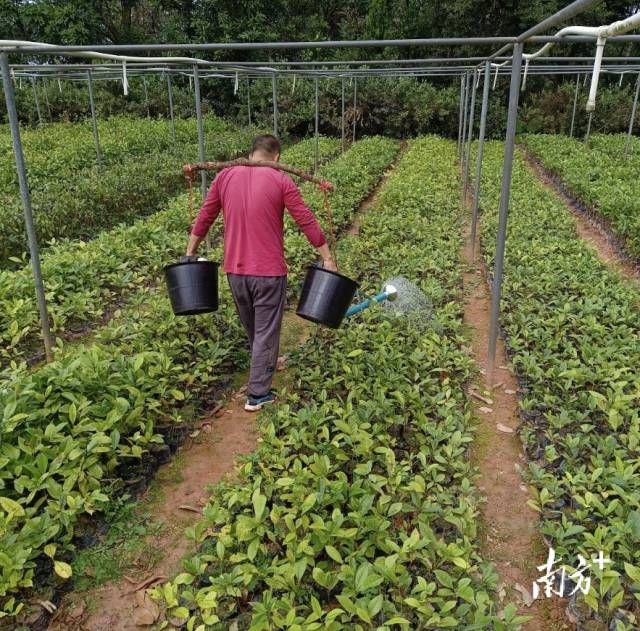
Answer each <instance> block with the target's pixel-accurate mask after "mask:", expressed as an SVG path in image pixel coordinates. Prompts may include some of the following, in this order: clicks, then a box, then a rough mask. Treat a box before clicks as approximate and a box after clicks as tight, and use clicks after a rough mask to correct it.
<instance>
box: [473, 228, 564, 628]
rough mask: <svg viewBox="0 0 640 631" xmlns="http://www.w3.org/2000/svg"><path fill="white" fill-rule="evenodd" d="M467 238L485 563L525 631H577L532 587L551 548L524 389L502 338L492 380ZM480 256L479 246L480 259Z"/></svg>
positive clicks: (481, 284) (480, 281) (481, 287)
mask: <svg viewBox="0 0 640 631" xmlns="http://www.w3.org/2000/svg"><path fill="white" fill-rule="evenodd" d="M465 238H466V242H465V246H464V249H463V252H462V259H463V262H464V263H465V264H466V266H467V269H466V271H465V274H464V280H463V283H464V285H463V286H464V294H465V310H464V322H465V324H466V325H467V327H468V328H469V330H470V337H471V341H472V352H473V356H474V357H475V360H476V363H477V365H478V367H479V368H480V371H481V373H480V375H479V377H478V379H477V380H476V381H475V382H474V383H473V384H471V386H470V389H469V396H470V399H471V400H472V401H473V406H474V410H475V415H476V417H477V419H478V420H479V423H478V427H477V430H476V437H475V441H474V447H473V452H472V459H473V462H474V465H475V466H476V467H477V468H478V471H479V479H478V488H479V490H480V491H481V492H482V494H483V495H484V497H485V499H486V502H485V503H484V505H483V508H482V510H481V513H482V521H481V543H480V545H481V551H482V557H483V558H485V559H487V560H488V561H491V562H492V563H493V564H494V565H495V567H496V570H497V572H498V575H499V588H498V595H499V598H500V600H501V601H502V602H503V603H504V604H506V603H508V602H514V603H516V604H518V605H519V606H518V613H519V614H521V615H526V616H531V617H532V618H531V620H530V621H529V622H528V623H527V624H525V625H524V626H523V629H524V630H526V631H561V630H563V631H564V630H569V629H571V628H573V627H572V626H571V625H570V624H569V623H568V622H567V621H566V619H565V614H564V609H565V606H566V603H565V601H561V600H558V599H556V600H541V599H538V600H536V601H533V602H532V598H531V591H532V584H533V582H534V581H535V580H536V579H537V578H539V576H540V573H539V572H538V570H537V569H536V566H538V565H542V564H543V563H544V562H545V561H546V559H547V548H546V546H545V545H544V542H543V540H542V537H541V535H540V533H539V532H538V530H537V521H538V514H537V513H536V512H535V511H534V510H533V509H531V508H529V506H527V500H528V499H530V494H529V489H528V488H527V486H525V484H524V482H523V479H522V476H521V474H520V471H521V470H522V469H523V468H524V467H525V466H526V461H525V456H524V452H523V449H522V443H521V442H520V439H519V438H518V436H517V433H516V430H517V428H518V425H519V424H520V413H519V407H518V384H517V381H516V378H515V376H514V374H513V372H512V370H511V368H510V367H509V365H508V360H507V356H506V353H505V347H504V342H503V340H501V339H499V340H498V347H497V354H496V368H495V373H494V379H493V381H494V385H493V387H489V385H488V384H487V382H486V380H485V376H484V375H486V370H487V355H488V353H487V349H488V331H489V305H490V295H489V291H488V284H487V282H486V275H485V270H484V269H483V266H482V265H481V263H479V262H476V263H475V264H474V263H473V262H472V260H471V242H470V238H469V232H468V228H467V233H466V235H465ZM479 251H480V249H479V243H476V252H479ZM477 261H480V259H479V257H478V258H477Z"/></svg>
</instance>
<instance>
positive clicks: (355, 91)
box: [352, 77, 358, 142]
mask: <svg viewBox="0 0 640 631" xmlns="http://www.w3.org/2000/svg"><path fill="white" fill-rule="evenodd" d="M357 107H358V79H357V77H354V78H353V138H352V142H355V141H356V118H357V115H356V113H357V111H358V110H357Z"/></svg>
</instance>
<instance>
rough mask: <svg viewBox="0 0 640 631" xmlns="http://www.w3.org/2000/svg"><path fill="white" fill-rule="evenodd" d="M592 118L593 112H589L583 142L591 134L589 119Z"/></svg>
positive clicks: (586, 140) (587, 139) (587, 140)
mask: <svg viewBox="0 0 640 631" xmlns="http://www.w3.org/2000/svg"><path fill="white" fill-rule="evenodd" d="M592 120H593V112H589V122H588V123H587V133H586V135H585V137H584V141H585V142H589V136H590V135H591V121H592Z"/></svg>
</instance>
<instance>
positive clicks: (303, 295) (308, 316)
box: [296, 266, 360, 329]
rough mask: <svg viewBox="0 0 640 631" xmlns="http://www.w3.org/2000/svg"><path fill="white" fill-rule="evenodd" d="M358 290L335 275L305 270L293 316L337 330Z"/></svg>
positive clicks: (311, 268) (319, 269) (356, 284)
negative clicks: (296, 307) (296, 315)
mask: <svg viewBox="0 0 640 631" xmlns="http://www.w3.org/2000/svg"><path fill="white" fill-rule="evenodd" d="M359 286H360V285H359V284H358V283H356V281H355V280H351V279H350V278H348V277H346V276H343V275H342V274H338V273H337V272H330V271H329V270H326V269H322V268H321V267H313V266H312V267H309V268H307V275H306V277H305V279H304V284H303V285H302V291H301V292H300V301H299V302H298V310H297V311H296V313H297V314H298V315H299V316H300V317H301V318H304V319H305V320H310V321H311V322H315V323H316V324H324V325H325V326H328V327H330V328H332V329H337V328H338V327H339V326H340V323H341V322H342V319H343V318H344V314H345V313H346V311H347V309H348V308H349V306H350V305H351V301H352V300H353V297H354V296H355V293H356V290H357V289H358V287H359Z"/></svg>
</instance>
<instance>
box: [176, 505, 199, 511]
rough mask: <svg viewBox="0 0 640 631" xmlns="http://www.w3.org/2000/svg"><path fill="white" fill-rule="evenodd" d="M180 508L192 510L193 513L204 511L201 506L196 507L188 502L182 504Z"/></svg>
mask: <svg viewBox="0 0 640 631" xmlns="http://www.w3.org/2000/svg"><path fill="white" fill-rule="evenodd" d="M178 508H179V509H180V510H186V511H191V512H192V513H202V511H201V510H200V509H199V508H196V507H195V506H189V505H188V504H182V505H181V506H178Z"/></svg>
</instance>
